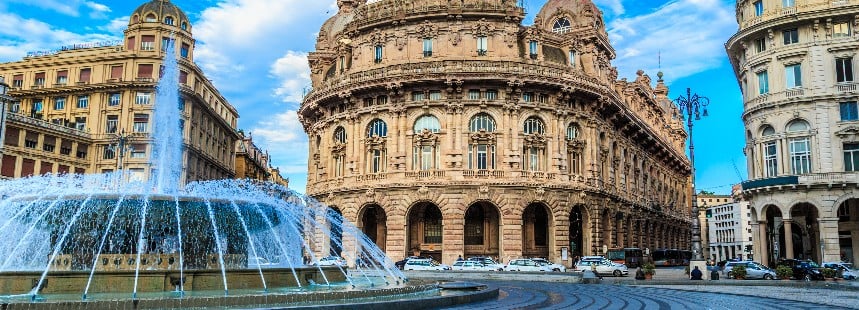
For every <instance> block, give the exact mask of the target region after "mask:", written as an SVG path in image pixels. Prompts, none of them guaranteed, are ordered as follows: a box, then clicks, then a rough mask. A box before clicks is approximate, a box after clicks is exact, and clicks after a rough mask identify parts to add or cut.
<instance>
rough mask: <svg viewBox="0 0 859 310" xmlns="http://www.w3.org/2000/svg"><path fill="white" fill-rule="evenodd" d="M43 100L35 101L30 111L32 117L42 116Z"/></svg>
mask: <svg viewBox="0 0 859 310" xmlns="http://www.w3.org/2000/svg"><path fill="white" fill-rule="evenodd" d="M42 110H43V106H42V100H35V101H33V110H32V111H30V112H31V113H30V117H32V118H42Z"/></svg>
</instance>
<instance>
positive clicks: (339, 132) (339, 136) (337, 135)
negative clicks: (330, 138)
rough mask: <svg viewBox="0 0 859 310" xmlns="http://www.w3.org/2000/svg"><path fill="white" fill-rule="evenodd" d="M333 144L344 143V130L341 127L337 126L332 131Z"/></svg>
mask: <svg viewBox="0 0 859 310" xmlns="http://www.w3.org/2000/svg"><path fill="white" fill-rule="evenodd" d="M334 142H337V143H346V129H345V128H343V126H339V127H337V129H335V130H334Z"/></svg>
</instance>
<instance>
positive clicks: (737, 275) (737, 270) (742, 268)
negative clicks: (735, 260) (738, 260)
mask: <svg viewBox="0 0 859 310" xmlns="http://www.w3.org/2000/svg"><path fill="white" fill-rule="evenodd" d="M731 274H732V275H733V276H734V279H745V278H746V274H747V273H746V265H735V266H734V268H731Z"/></svg>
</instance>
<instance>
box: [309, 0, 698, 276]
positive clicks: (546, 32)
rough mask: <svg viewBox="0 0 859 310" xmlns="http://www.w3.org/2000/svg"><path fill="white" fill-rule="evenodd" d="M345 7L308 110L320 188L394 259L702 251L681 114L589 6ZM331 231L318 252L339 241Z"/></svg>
mask: <svg viewBox="0 0 859 310" xmlns="http://www.w3.org/2000/svg"><path fill="white" fill-rule="evenodd" d="M337 3H338V6H339V12H338V13H337V15H335V16H334V17H332V18H331V19H329V20H328V21H327V22H325V24H324V25H323V26H322V29H321V30H320V32H319V37H318V39H317V44H316V51H314V52H312V53H310V55H309V62H310V67H311V72H312V76H311V78H312V80H313V91H312V92H310V93H309V94H308V95H307V96H306V97H305V100H304V102H303V104H302V106H301V109H300V110H299V118H300V120H301V121H302V123H303V125H304V128H305V131H306V132H307V134H308V135H309V136H310V141H311V144H310V145H311V146H310V162H309V164H308V169H309V173H308V185H307V193H308V195H310V196H312V197H314V198H316V199H319V200H320V201H322V202H324V203H326V204H328V205H329V206H332V208H334V210H335V212H341V213H342V214H343V215H344V216H345V218H346V219H348V220H349V221H352V222H354V223H356V225H357V226H358V227H359V228H360V229H362V230H363V231H364V232H365V233H366V234H367V235H368V236H369V238H370V239H371V240H372V241H374V242H375V243H376V244H377V245H379V247H381V248H382V249H383V250H385V251H386V252H387V254H388V255H389V256H391V257H394V258H399V257H405V256H409V255H429V256H433V257H435V258H437V259H439V260H441V261H443V262H451V261H453V260H455V259H456V258H457V257H458V256H460V255H462V256H463V257H467V256H476V255H488V256H496V257H499V258H501V259H502V260H504V261H506V260H508V259H511V258H516V257H520V256H531V257H547V258H549V259H551V260H553V261H558V262H563V263H565V264H567V265H569V264H572V258H573V257H575V256H580V255H594V254H602V253H603V252H604V249H605V248H609V247H611V248H613V247H641V248H651V249H656V248H687V247H688V246H689V244H690V241H689V235H690V223H691V217H690V215H691V214H690V212H689V211H690V208H689V203H687V201H688V197H689V194H690V193H689V175H690V166H689V162H688V160H687V159H686V157H685V154H684V142H685V139H686V132H685V131H684V129H683V127H682V122H681V121H680V116H679V114H678V112H677V110H676V108H675V107H674V105H672V104H671V102H670V100H668V98H667V92H668V89H667V88H666V87H665V85H664V84H663V83H662V82H661V80H660V81H659V83H658V84H657V87H656V88H655V89H654V88H653V87H652V86H651V80H650V78H649V77H648V76H647V75H644V73H643V72H639V74H638V77H637V78H636V79H635V81H628V80H626V79H621V80H617V71H616V69H615V68H613V67H612V66H611V63H610V60H611V59H613V58H614V57H615V52H614V50H613V49H612V47H611V46H610V45H609V41H608V36H607V34H606V31H605V25H604V23H603V19H602V14H601V12H600V11H599V10H598V9H597V7H596V6H595V5H594V4H593V3H591V2H590V1H581V0H550V1H548V2H547V3H546V5H545V6H544V7H543V8H542V10H541V11H540V13H539V14H538V15H537V17H536V21H535V23H534V25H532V26H523V25H522V24H521V22H522V19H523V18H524V17H525V12H524V9H523V8H522V7H519V6H517V5H516V1H510V0H465V1H460V0H457V1H438V0H415V1H401V0H381V1H370V2H365V1H349V0H340V1H338V2H337ZM332 231H334V232H335V233H333V234H332V235H333V237H332V238H331V239H332V240H330V242H329V244H321V245H318V246H321V248H319V249H318V250H319V251H320V252H328V251H331V252H337V253H338V254H339V252H341V249H342V248H341V246H340V245H341V240H337V239H338V238H339V234H337V233H336V231H337V230H336V229H332ZM353 242H354V241H349V240H342V244H345V245H346V246H348V245H350V244H354V243H353ZM347 249H348V247H347ZM326 254H327V253H326ZM342 255H344V256H346V257H352V256H353V255H354V253H352V252H350V251H348V250H347V251H343V253H342Z"/></svg>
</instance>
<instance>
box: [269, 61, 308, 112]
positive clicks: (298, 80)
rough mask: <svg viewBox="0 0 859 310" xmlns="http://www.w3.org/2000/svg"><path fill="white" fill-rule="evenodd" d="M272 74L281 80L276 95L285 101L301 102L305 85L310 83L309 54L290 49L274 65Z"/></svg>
mask: <svg viewBox="0 0 859 310" xmlns="http://www.w3.org/2000/svg"><path fill="white" fill-rule="evenodd" d="M271 74H272V75H273V76H274V77H275V78H277V79H278V81H280V83H279V86H278V88H277V89H275V91H274V93H275V95H276V96H278V97H279V98H281V99H282V100H283V101H284V102H293V103H294V102H301V100H302V97H303V96H304V91H305V87H307V86H309V85H310V67H309V66H308V64H307V54H305V53H298V52H294V51H288V52H287V53H286V55H284V56H283V57H281V58H280V59H278V60H277V61H275V63H274V65H272V67H271Z"/></svg>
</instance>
